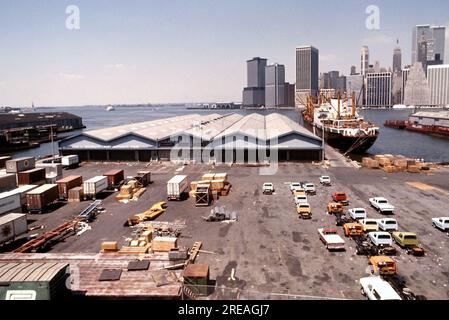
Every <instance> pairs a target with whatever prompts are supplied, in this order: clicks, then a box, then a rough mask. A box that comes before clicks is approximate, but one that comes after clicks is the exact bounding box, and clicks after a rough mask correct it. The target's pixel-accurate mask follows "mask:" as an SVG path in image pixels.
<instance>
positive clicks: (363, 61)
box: [360, 46, 369, 75]
mask: <svg viewBox="0 0 449 320" xmlns="http://www.w3.org/2000/svg"><path fill="white" fill-rule="evenodd" d="M368 68H369V49H368V47H367V46H363V47H362V52H361V56H360V73H361V74H362V75H365V74H366V73H367V72H368Z"/></svg>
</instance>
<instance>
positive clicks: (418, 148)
mask: <svg viewBox="0 0 449 320" xmlns="http://www.w3.org/2000/svg"><path fill="white" fill-rule="evenodd" d="M38 111H39V112H61V111H66V112H70V113H73V114H76V115H78V116H80V117H82V118H83V123H84V125H85V126H86V127H87V128H86V130H92V129H99V128H105V127H111V126H116V125H121V124H128V123H136V122H142V121H149V120H154V119H160V118H167V117H172V116H176V115H182V114H191V113H199V114H208V113H219V114H226V113H230V112H237V113H240V114H243V115H245V114H248V113H251V112H258V113H262V114H267V113H271V112H280V113H282V114H285V115H286V116H288V117H290V118H292V119H293V120H295V121H299V122H300V123H301V122H302V120H301V119H300V115H299V112H297V111H293V110H282V111H274V110H265V111H259V110H257V111H253V110H188V109H186V108H185V107H181V106H176V107H175V106H173V107H167V106H165V107H117V108H116V109H115V111H109V112H108V111H106V110H105V108H104V107H70V108H40V109H38ZM410 113H411V110H372V109H370V110H362V111H361V115H363V116H364V117H365V118H366V119H367V120H370V121H371V122H374V123H375V124H377V125H379V126H380V127H381V133H380V135H379V138H378V140H377V141H376V143H375V144H374V146H373V147H372V148H371V149H370V150H368V153H369V154H386V153H390V154H401V155H404V156H406V157H412V158H422V159H425V160H426V161H432V162H449V139H444V138H438V137H433V136H430V135H425V134H421V133H415V132H410V131H405V130H396V129H391V128H387V127H384V126H383V123H384V122H385V120H389V119H398V120H401V119H402V120H406V119H408V116H409V115H410ZM79 132H81V131H74V132H70V133H67V134H66V135H73V134H77V133H79ZM53 148H54V150H57V143H56V142H55V143H54V145H53ZM51 153H52V144H51V143H44V144H42V145H41V146H40V147H39V148H35V149H30V150H24V151H20V152H17V153H16V154H15V156H17V157H18V156H42V155H46V154H51Z"/></svg>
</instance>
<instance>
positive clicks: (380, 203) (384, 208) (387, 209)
mask: <svg viewBox="0 0 449 320" xmlns="http://www.w3.org/2000/svg"><path fill="white" fill-rule="evenodd" d="M369 203H370V204H371V206H372V207H373V208H374V209H376V210H377V211H379V212H380V213H383V214H393V212H394V206H392V205H391V204H390V203H389V202H388V200H387V199H385V198H383V197H375V198H370V199H369Z"/></svg>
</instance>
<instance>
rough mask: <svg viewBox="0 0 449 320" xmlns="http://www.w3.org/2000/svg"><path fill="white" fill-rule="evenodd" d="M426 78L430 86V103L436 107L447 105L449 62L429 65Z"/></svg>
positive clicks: (448, 100) (448, 99)
mask: <svg viewBox="0 0 449 320" xmlns="http://www.w3.org/2000/svg"><path fill="white" fill-rule="evenodd" d="M427 80H428V81H429V87H430V105H432V106H436V107H445V106H447V105H449V64H444V65H438V66H429V67H428V68H427Z"/></svg>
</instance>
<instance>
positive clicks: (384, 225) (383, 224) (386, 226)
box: [377, 218, 399, 231]
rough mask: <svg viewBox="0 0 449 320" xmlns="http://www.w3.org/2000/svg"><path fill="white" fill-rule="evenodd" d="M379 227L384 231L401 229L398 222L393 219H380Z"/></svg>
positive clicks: (378, 221)
mask: <svg viewBox="0 0 449 320" xmlns="http://www.w3.org/2000/svg"><path fill="white" fill-rule="evenodd" d="M377 225H378V226H379V229H380V230H382V231H397V230H398V229H399V225H398V222H397V221H396V219H393V218H385V219H379V220H377Z"/></svg>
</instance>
